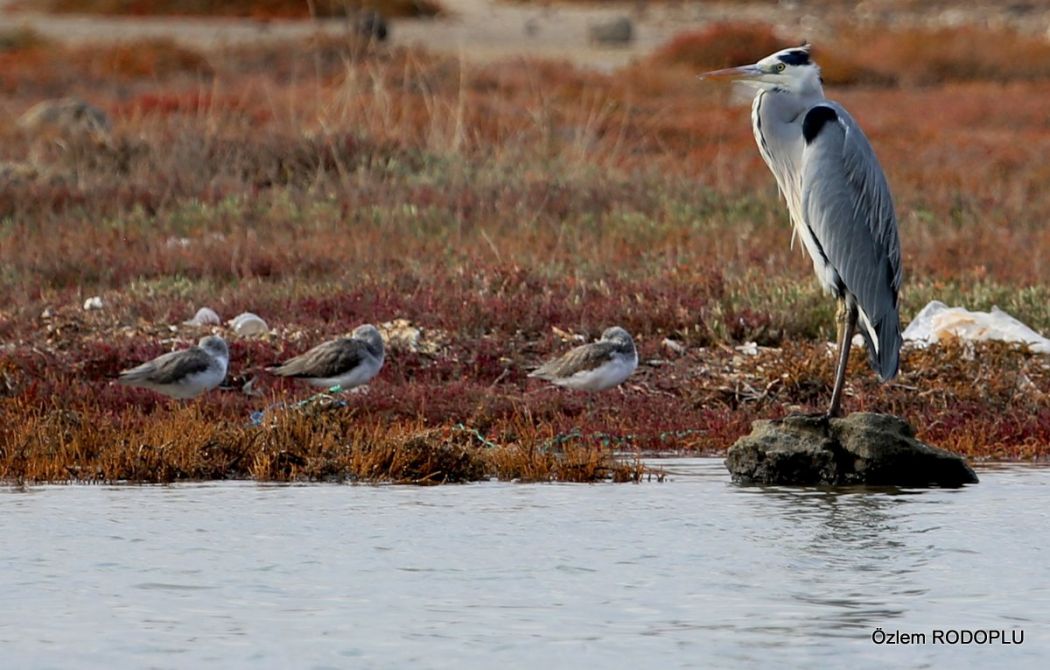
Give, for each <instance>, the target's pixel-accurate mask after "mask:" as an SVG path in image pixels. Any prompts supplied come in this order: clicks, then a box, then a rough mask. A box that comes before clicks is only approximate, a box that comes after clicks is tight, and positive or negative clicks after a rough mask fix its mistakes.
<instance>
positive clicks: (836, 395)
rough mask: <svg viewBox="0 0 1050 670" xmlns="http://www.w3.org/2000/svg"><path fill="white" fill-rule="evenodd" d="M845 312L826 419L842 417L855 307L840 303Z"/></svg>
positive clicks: (840, 328)
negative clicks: (837, 362)
mask: <svg viewBox="0 0 1050 670" xmlns="http://www.w3.org/2000/svg"><path fill="white" fill-rule="evenodd" d="M840 305H841V306H842V308H844V309H845V311H846V319H845V323H840V327H839V365H838V368H836V369H835V386H834V388H833V389H832V390H831V405H830V406H829V407H828V418H833V417H836V416H841V415H842V388H843V387H844V386H845V385H846V367H847V366H848V364H849V350H850V347H851V345H852V344H853V330H854V329H855V328H856V327H857V306H856V305H854V304H852V303H851V304H848V305H847V304H846V301H845V300H843V301H840Z"/></svg>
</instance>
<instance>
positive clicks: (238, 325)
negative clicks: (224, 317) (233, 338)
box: [227, 312, 270, 337]
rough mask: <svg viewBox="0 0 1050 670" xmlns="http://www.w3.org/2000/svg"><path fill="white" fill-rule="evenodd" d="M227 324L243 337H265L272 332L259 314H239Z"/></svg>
mask: <svg viewBox="0 0 1050 670" xmlns="http://www.w3.org/2000/svg"><path fill="white" fill-rule="evenodd" d="M227 323H229V324H230V326H231V327H232V328H233V332H235V333H237V334H238V335H240V336H241V337H251V336H252V335H265V334H266V333H268V332H270V327H269V326H267V325H266V322H265V321H263V320H262V318H260V317H259V316H258V315H257V314H252V313H251V312H245V313H243V314H238V315H237V316H235V317H233V318H232V319H230V320H229V321H227Z"/></svg>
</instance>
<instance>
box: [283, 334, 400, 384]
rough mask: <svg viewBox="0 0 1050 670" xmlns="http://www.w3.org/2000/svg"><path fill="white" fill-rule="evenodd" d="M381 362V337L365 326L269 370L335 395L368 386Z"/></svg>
mask: <svg viewBox="0 0 1050 670" xmlns="http://www.w3.org/2000/svg"><path fill="white" fill-rule="evenodd" d="M384 358H385V352H384V348H383V336H382V335H380V334H379V331H378V330H376V327H375V326H373V325H371V324H365V325H363V326H358V327H357V328H355V329H354V332H352V333H350V336H349V337H341V338H339V339H337V340H331V341H329V342H325V343H324V344H319V345H317V346H316V347H314V348H313V349H311V350H309V351H307V352H306V353H305V354H300V355H299V356H296V357H295V358H291V359H289V360H287V361H285V362H284V363H282V364H281V365H278V366H276V367H272V368H269V370H270V372H272V373H274V374H276V375H280V376H282V377H294V378H296V379H302V380H303V381H305V382H307V383H308V384H311V385H313V386H320V387H324V388H331V389H333V393H338V392H339V391H341V390H346V389H352V388H354V387H355V386H360V385H362V384H366V383H368V381H369V380H371V379H372V377H375V376H376V375H377V374H379V370H380V368H382V367H383V360H384Z"/></svg>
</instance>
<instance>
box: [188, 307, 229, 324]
mask: <svg viewBox="0 0 1050 670" xmlns="http://www.w3.org/2000/svg"><path fill="white" fill-rule="evenodd" d="M182 323H183V325H186V326H218V325H219V324H221V323H222V319H220V318H219V315H218V314H216V313H215V310H213V309H211V308H210V307H201V308H200V309H198V310H197V313H196V314H194V315H193V318H192V319H190V320H189V321H183V322H182Z"/></svg>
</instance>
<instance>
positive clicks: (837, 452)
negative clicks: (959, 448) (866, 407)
mask: <svg viewBox="0 0 1050 670" xmlns="http://www.w3.org/2000/svg"><path fill="white" fill-rule="evenodd" d="M725 464H726V467H727V468H728V469H729V472H730V473H731V474H732V475H733V481H735V482H738V483H744V484H786V485H799V486H813V485H818V484H825V485H828V484H830V485H849V484H868V485H890V486H944V487H954V486H962V485H963V484H974V483H977V475H976V474H975V473H974V471H973V470H972V469H971V468H970V467H969V466H968V465H967V464H966V462H965V461H964V460H963V459H962V458H961V457H959V456H957V455H955V454H953V453H951V452H948V451H945V450H943V449H938V448H936V447H931V446H929V445H927V444H924V443H922V442H920V441H919V440H917V439H915V431H914V430H912V427H911V426H910V425H908V424H907V423H906V422H905V421H903V420H901V419H899V418H898V417H895V416H889V415H886V414H870V413H867V412H856V413H854V414H850V415H849V416H847V417H845V418H841V419H830V420H828V419H826V418H824V417H812V416H789V417H785V418H783V419H778V420H774V421H756V422H754V423H753V424H752V429H751V434H750V435H745V436H744V437H742V438H740V439H739V440H737V441H736V444H734V445H733V446H732V447H730V449H729V453H728V454H727V455H726V461H725Z"/></svg>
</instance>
